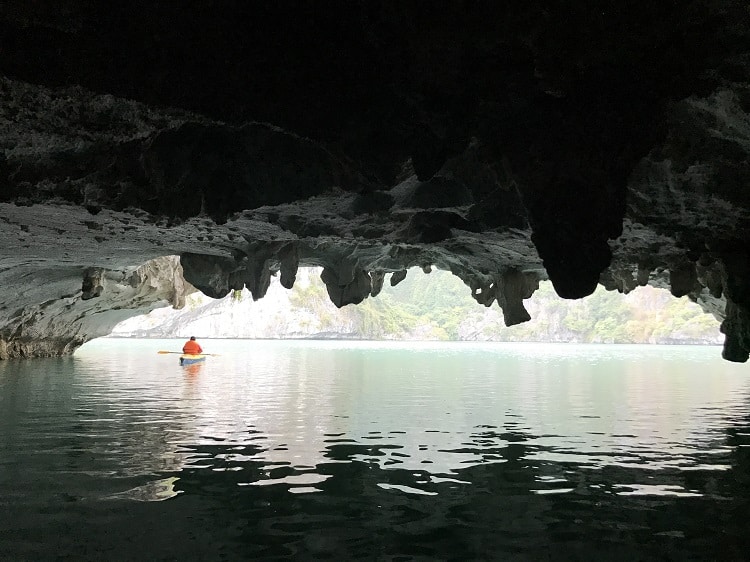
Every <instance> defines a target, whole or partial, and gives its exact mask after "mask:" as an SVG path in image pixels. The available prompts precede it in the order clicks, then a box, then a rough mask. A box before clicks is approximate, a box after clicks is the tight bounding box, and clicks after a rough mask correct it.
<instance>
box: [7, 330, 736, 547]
mask: <svg viewBox="0 0 750 562" xmlns="http://www.w3.org/2000/svg"><path fill="white" fill-rule="evenodd" d="M202 343H203V345H204V348H206V350H207V351H212V352H216V353H220V354H221V356H220V357H213V358H210V359H209V361H208V362H207V363H206V364H205V365H202V366H192V367H187V368H183V367H179V366H178V361H177V356H176V355H158V354H157V353H156V351H157V350H159V349H179V345H181V342H176V341H164V340H161V341H160V340H100V341H97V342H93V343H92V344H89V345H87V346H85V347H84V348H82V349H81V350H80V352H79V353H78V354H77V355H76V356H75V357H73V358H65V359H51V360H39V361H29V362H16V361H11V362H0V559H3V560H196V559H198V560H201V559H202V560H223V559H225V560H242V559H284V558H291V559H299V560H308V559H320V560H326V559H327V560H347V559H372V560H436V559H439V560H443V559H445V560H566V559H571V560H600V559H602V560H603V559H607V560H651V559H662V560H712V559H717V560H743V559H748V557H749V556H750V367H748V366H747V365H733V364H730V363H727V362H724V361H722V360H721V359H720V350H719V349H717V348H715V347H706V348H701V347H661V346H649V347H647V346H577V345H538V344H512V345H506V344H482V345H474V344H449V345H446V344H393V343H383V344H381V343H348V342H347V343H336V342H278V341H223V340H214V341H203V342H202Z"/></svg>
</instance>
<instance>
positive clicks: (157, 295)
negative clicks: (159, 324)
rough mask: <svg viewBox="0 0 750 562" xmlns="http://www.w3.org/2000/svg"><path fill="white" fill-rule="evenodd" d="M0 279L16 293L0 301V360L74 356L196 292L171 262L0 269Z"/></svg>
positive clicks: (172, 259)
mask: <svg viewBox="0 0 750 562" xmlns="http://www.w3.org/2000/svg"><path fill="white" fill-rule="evenodd" d="M0 277H1V278H2V280H3V286H5V287H8V286H10V287H14V289H15V291H16V293H15V295H10V294H8V293H3V294H2V300H0V310H2V311H3V312H4V321H3V324H2V328H1V329H0V359H8V358H11V357H49V356H55V355H64V354H68V353H72V352H73V351H75V349H76V348H77V347H79V346H80V345H81V344H83V343H85V342H87V341H89V340H91V339H93V338H96V337H99V336H104V335H107V334H108V333H109V332H110V331H111V330H112V328H113V327H114V326H115V325H116V324H117V323H119V322H121V321H122V320H125V319H126V318H128V317H130V316H133V315H134V314H146V313H148V312H150V311H151V310H153V309H154V308H158V307H163V306H166V305H172V306H173V307H174V308H181V307H182V306H184V304H185V296H186V295H187V294H190V293H191V292H194V291H195V289H194V288H193V287H191V286H190V285H189V284H187V283H186V282H185V281H184V279H183V277H182V267H181V266H180V263H179V259H178V258H176V257H174V256H171V257H163V258H156V259H154V260H151V261H149V262H147V263H146V264H144V265H142V266H140V267H136V268H125V269H120V270H111V269H110V270H106V271H105V270H103V269H96V270H95V271H92V269H85V270H82V269H81V268H80V267H75V266H72V267H70V268H68V269H67V270H65V271H61V269H60V268H59V267H56V266H53V267H49V266H48V267H47V268H44V266H42V265H32V266H30V267H29V266H24V265H17V266H15V267H5V268H2V270H1V271H0ZM31 279H33V280H34V282H33V283H32V282H29V281H30V280H31ZM30 302H35V303H37V304H29V303H30Z"/></svg>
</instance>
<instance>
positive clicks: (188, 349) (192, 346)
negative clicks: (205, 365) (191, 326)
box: [182, 336, 203, 355]
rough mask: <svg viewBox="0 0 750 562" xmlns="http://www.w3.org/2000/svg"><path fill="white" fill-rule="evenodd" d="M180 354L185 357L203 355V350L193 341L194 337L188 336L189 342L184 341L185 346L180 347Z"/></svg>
mask: <svg viewBox="0 0 750 562" xmlns="http://www.w3.org/2000/svg"><path fill="white" fill-rule="evenodd" d="M182 352H183V353H184V354H185V355H198V354H200V353H203V348H202V347H201V346H200V344H199V343H198V342H197V341H195V336H190V340H188V341H186V342H185V345H183V346H182Z"/></svg>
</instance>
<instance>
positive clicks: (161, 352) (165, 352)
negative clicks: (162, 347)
mask: <svg viewBox="0 0 750 562" xmlns="http://www.w3.org/2000/svg"><path fill="white" fill-rule="evenodd" d="M156 353H179V354H180V355H182V353H181V352H180V351H157V352H156Z"/></svg>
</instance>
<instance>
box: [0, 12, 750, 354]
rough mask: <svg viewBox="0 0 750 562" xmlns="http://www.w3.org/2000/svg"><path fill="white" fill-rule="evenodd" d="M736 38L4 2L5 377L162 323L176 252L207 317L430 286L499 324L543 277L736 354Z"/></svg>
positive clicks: (672, 30) (469, 21)
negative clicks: (309, 279)
mask: <svg viewBox="0 0 750 562" xmlns="http://www.w3.org/2000/svg"><path fill="white" fill-rule="evenodd" d="M748 21H750V8H748V6H747V4H746V3H739V2H714V1H712V0H696V1H686V2H684V3H658V2H629V3H623V2H614V1H612V2H603V3H600V5H598V6H597V9H596V10H594V9H591V8H590V7H588V6H585V5H583V4H580V3H577V2H569V3H566V2H562V3H556V4H555V6H554V7H553V6H547V7H544V6H542V5H541V4H538V3H527V4H518V5H511V4H508V3H495V4H487V5H482V4H467V3H453V4H451V5H449V6H443V7H442V9H441V10H437V9H436V10H432V11H429V12H427V11H425V10H423V7H420V6H418V5H411V4H408V3H407V4H403V5H402V4H399V5H398V7H396V6H395V5H394V7H387V6H383V5H381V4H378V3H374V4H370V3H357V2H346V3H342V4H340V5H336V6H333V5H326V6H325V7H317V6H316V7H312V6H310V7H309V9H308V8H304V7H301V6H297V7H296V8H295V10H289V9H287V8H285V7H284V6H282V5H276V4H273V3H271V4H267V5H262V6H260V5H258V4H257V3H239V2H238V3H231V2H230V3H228V4H222V5H221V6H218V5H216V6H213V7H212V8H211V9H210V10H209V9H208V8H206V7H203V8H201V7H200V6H198V5H192V4H191V5H190V7H187V6H185V7H181V8H180V9H179V10H178V9H173V8H172V7H170V6H167V5H162V4H160V3H138V2H136V4H133V3H128V4H127V5H123V6H121V7H118V6H114V5H111V4H110V3H106V4H105V3H96V2H87V3H81V2H73V1H72V0H71V1H56V2H52V1H38V2H33V3H30V2H25V1H21V0H9V1H7V2H5V3H4V4H3V6H2V7H0V235H1V236H2V239H3V241H4V244H3V245H2V247H0V275H2V276H3V284H2V293H0V338H2V342H3V344H2V345H3V347H2V350H3V351H0V356H3V357H8V356H20V355H46V354H54V353H67V352H70V351H72V350H73V349H74V348H75V347H76V346H77V345H80V343H82V342H83V341H85V340H86V339H89V338H91V337H95V336H97V335H101V334H102V333H106V329H107V328H106V327H107V326H108V325H110V324H111V322H110V321H114V320H115V319H116V318H124V317H126V316H128V315H132V314H136V313H140V312H143V311H144V310H145V309H146V308H148V307H151V306H157V305H159V304H161V305H163V304H166V303H167V302H170V303H172V304H179V296H178V295H180V294H182V293H183V292H184V290H183V289H182V288H179V287H178V288H177V289H175V290H174V291H172V292H171V293H170V290H169V288H168V285H169V282H168V280H167V279H168V278H169V276H170V275H171V276H172V279H173V283H176V284H177V285H179V284H180V283H181V282H182V277H181V274H180V273H181V272H180V270H179V269H178V267H177V266H172V265H169V266H167V265H165V264H162V266H160V273H158V274H156V273H153V272H152V275H151V277H150V278H151V279H155V278H156V277H158V278H159V279H161V280H162V281H159V282H158V283H151V282H136V281H133V280H132V275H133V272H134V271H138V270H137V268H138V267H139V266H141V264H144V263H146V262H147V261H148V260H151V259H154V258H157V257H160V256H168V255H180V256H182V267H183V268H184V274H185V279H186V280H187V282H189V283H191V284H192V285H194V286H195V287H197V288H198V289H200V290H201V291H203V292H205V293H206V294H207V295H210V296H216V297H219V296H223V295H225V294H227V293H228V292H229V291H231V290H236V289H238V288H242V287H247V288H248V289H249V290H250V291H251V292H252V294H253V298H256V299H258V298H262V296H263V295H264V294H265V291H266V290H267V289H268V284H269V279H270V276H271V275H275V274H277V273H278V274H280V275H281V280H282V284H284V286H286V287H291V286H292V285H293V283H294V279H295V275H296V271H297V268H298V267H300V266H307V265H314V266H320V267H323V268H324V274H323V277H324V281H325V282H326V286H327V287H328V291H329V295H330V296H331V299H332V300H333V301H334V302H335V303H336V304H337V305H339V306H345V305H347V304H353V303H357V302H361V301H362V300H363V299H364V298H369V297H372V296H375V295H377V293H378V292H379V290H380V288H381V287H382V284H383V282H384V281H385V280H386V276H388V275H389V274H390V282H391V283H393V284H395V283H397V282H398V281H399V279H401V278H403V275H404V273H405V271H406V269H408V268H409V267H414V266H418V267H422V268H423V269H425V270H429V268H430V267H432V266H435V267H439V268H442V269H447V270H450V271H451V272H453V273H454V274H455V275H457V276H459V277H460V278H461V279H462V280H464V282H465V283H466V285H467V291H471V292H472V294H473V295H474V296H475V298H476V299H477V301H478V302H479V303H482V304H485V305H488V304H493V303H497V304H498V305H499V306H501V307H502V308H503V311H504V314H505V318H506V323H508V324H509V325H510V324H514V323H517V322H522V321H524V320H526V319H528V313H527V312H526V311H525V309H524V308H523V299H524V298H528V296H529V295H530V294H531V293H532V292H533V290H534V288H535V287H536V284H537V283H538V281H539V280H541V279H547V278H549V279H550V280H551V281H552V282H553V284H554V286H555V289H556V290H557V292H558V294H559V295H561V296H562V297H565V298H579V297H583V296H585V295H587V294H590V293H591V292H592V291H593V290H594V288H595V287H596V285H597V283H602V284H604V286H605V287H607V288H608V289H610V290H619V291H623V292H627V291H630V290H632V289H633V288H634V287H636V286H638V285H643V284H646V283H649V284H653V285H656V286H664V287H671V289H672V291H673V293H674V294H676V295H688V296H690V297H691V298H693V299H695V300H697V301H698V302H699V303H701V304H702V305H703V306H704V308H705V309H706V310H707V311H709V312H712V313H713V314H715V315H716V316H717V317H719V318H722V319H724V324H723V327H722V330H723V332H724V333H725V334H726V338H727V344H726V346H725V350H724V356H725V357H726V358H727V359H730V360H734V361H745V360H747V358H748V354H749V353H750V279H749V278H748V265H747V263H748V259H747V258H748V254H750V234H749V231H748V225H749V224H750V222H749V221H748V212H749V210H750V192H749V191H748V185H750V182H749V181H748V180H750V166H748V161H749V160H750V31H748V30H749V29H750V26H748V23H747V22H748ZM280 30H283V32H282V31H280ZM169 263H171V262H169ZM149 267H154V266H153V264H152V265H150V266H149ZM162 268H163V270H162ZM129 279H130V280H129ZM133 283H135V285H133ZM46 303H53V304H46ZM105 319H106V320H105Z"/></svg>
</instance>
